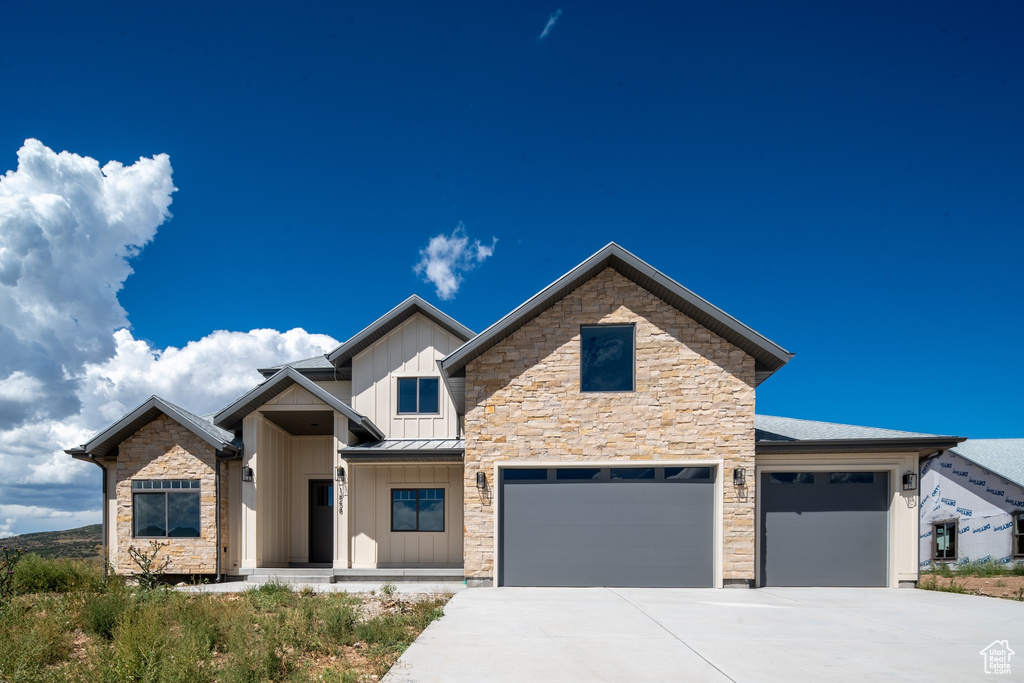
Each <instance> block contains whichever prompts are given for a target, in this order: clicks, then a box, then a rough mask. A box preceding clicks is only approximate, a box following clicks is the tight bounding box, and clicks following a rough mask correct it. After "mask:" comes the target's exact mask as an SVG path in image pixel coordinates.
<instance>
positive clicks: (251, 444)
mask: <svg viewBox="0 0 1024 683" xmlns="http://www.w3.org/2000/svg"><path fill="white" fill-rule="evenodd" d="M259 419H260V418H259V414H258V413H255V412H254V413H251V414H249V415H246V416H245V419H244V420H243V421H242V441H243V442H244V443H245V451H244V453H243V455H242V467H251V468H252V469H253V470H254V471H255V470H256V469H257V467H256V459H257V454H258V453H259V449H260V444H259V438H258V436H259V425H258V420H259ZM238 509H239V512H240V513H241V522H242V524H241V532H242V533H241V539H240V540H241V544H242V547H241V553H240V558H241V565H240V566H241V568H242V569H255V568H256V558H257V551H256V542H257V538H258V535H257V533H256V531H257V529H256V486H255V485H254V484H253V483H252V482H247V481H243V482H242V500H241V505H240V506H239V508H238Z"/></svg>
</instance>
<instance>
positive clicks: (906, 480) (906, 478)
mask: <svg viewBox="0 0 1024 683" xmlns="http://www.w3.org/2000/svg"><path fill="white" fill-rule="evenodd" d="M916 488H917V475H916V474H914V473H913V472H907V473H906V474H904V475H903V490H904V491H913V490H914V489H916Z"/></svg>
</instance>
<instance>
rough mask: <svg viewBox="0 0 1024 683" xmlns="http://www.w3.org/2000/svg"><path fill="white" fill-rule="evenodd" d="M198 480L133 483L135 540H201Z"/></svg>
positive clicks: (141, 481)
mask: <svg viewBox="0 0 1024 683" xmlns="http://www.w3.org/2000/svg"><path fill="white" fill-rule="evenodd" d="M199 502H200V499H199V480H198V479H133V480H132V535H133V536H134V537H135V538H199V537H200V529H201V526H202V524H201V519H200V513H199Z"/></svg>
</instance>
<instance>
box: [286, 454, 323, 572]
mask: <svg viewBox="0 0 1024 683" xmlns="http://www.w3.org/2000/svg"><path fill="white" fill-rule="evenodd" d="M291 439H292V456H291V474H292V485H291V496H290V497H291V517H292V523H291V533H290V534H289V536H290V537H291V546H290V548H289V558H288V561H289V562H309V482H310V480H312V479H334V476H333V473H332V471H331V467H332V465H333V462H334V459H333V458H332V457H331V444H332V443H333V441H334V438H333V437H330V436H293V437H291Z"/></svg>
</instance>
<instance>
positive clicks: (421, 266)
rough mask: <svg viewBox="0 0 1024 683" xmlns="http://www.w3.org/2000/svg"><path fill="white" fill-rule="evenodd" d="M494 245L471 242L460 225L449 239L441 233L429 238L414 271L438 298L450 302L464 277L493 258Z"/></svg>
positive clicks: (495, 239) (494, 242)
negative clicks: (489, 258)
mask: <svg viewBox="0 0 1024 683" xmlns="http://www.w3.org/2000/svg"><path fill="white" fill-rule="evenodd" d="M497 243H498V238H497V237H492V238H491V244H490V245H485V244H481V243H480V240H473V241H472V242H470V240H469V236H468V235H467V234H466V228H465V226H464V225H463V224H462V223H459V225H458V226H457V227H456V228H455V230H453V231H452V234H451V235H445V234H444V233H442V234H440V235H435V236H434V237H431V238H430V242H429V243H428V244H427V247H426V249H420V262H419V263H417V264H416V267H415V268H414V270H415V272H416V274H417V275H422V276H423V281H424V282H430V283H433V285H434V286H435V287H436V288H437V295H438V296H439V297H441V298H442V299H444V300H448V299H452V298H454V297H455V294H456V293H457V292H458V291H459V286H460V285H461V284H462V279H463V273H466V272H468V271H470V270H473V269H474V268H476V267H477V266H478V265H479V264H481V263H483V262H484V260H485V259H487V258H488V257H489V256H491V255H492V254H494V246H495V245H496V244H497Z"/></svg>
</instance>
